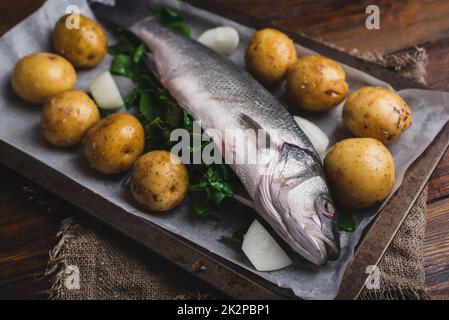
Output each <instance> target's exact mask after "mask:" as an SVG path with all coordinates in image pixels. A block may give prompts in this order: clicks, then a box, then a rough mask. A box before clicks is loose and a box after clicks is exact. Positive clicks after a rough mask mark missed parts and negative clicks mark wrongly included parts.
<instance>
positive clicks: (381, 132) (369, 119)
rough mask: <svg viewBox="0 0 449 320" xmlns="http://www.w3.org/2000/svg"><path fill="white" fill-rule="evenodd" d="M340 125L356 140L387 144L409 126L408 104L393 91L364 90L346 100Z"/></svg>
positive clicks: (379, 89) (371, 88)
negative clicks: (359, 138)
mask: <svg viewBox="0 0 449 320" xmlns="http://www.w3.org/2000/svg"><path fill="white" fill-rule="evenodd" d="M343 122H344V124H345V126H346V128H347V129H348V130H349V131H350V132H352V133H353V134H354V135H356V136H358V137H367V138H374V139H377V140H379V141H381V142H382V143H384V144H389V143H391V142H393V141H395V140H396V139H397V138H399V136H400V135H401V134H402V133H403V132H404V131H405V130H407V129H408V128H409V127H410V126H411V125H412V122H413V116H412V112H411V111H410V109H409V107H408V105H407V103H406V102H405V101H404V100H403V99H402V98H401V97H400V96H399V95H398V94H396V93H395V92H393V91H391V90H388V89H385V88H381V87H363V88H360V89H358V90H356V91H354V92H353V93H352V94H351V95H350V96H349V98H348V100H347V101H346V103H345V106H344V107H343Z"/></svg>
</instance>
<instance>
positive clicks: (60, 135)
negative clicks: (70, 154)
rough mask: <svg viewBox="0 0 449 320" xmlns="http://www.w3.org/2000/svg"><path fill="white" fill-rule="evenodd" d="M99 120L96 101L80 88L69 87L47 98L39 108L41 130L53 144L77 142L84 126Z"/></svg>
mask: <svg viewBox="0 0 449 320" xmlns="http://www.w3.org/2000/svg"><path fill="white" fill-rule="evenodd" d="M99 120H100V112H99V111H98V108H97V105H96V104H95V102H93V101H92V99H91V98H89V96H88V95H87V94H86V93H85V92H84V91H81V90H69V91H65V92H62V93H59V94H57V95H55V96H53V97H51V98H49V99H48V100H47V101H46V102H45V104H44V107H43V108H42V113H41V133H42V135H43V136H44V138H45V139H46V140H47V141H48V142H49V143H51V144H53V145H55V146H62V147H65V146H72V145H75V144H78V143H80V142H81V141H82V140H83V138H84V136H85V135H86V132H87V130H88V129H89V128H90V127H92V126H93V125H94V124H95V123H96V122H97V121H99Z"/></svg>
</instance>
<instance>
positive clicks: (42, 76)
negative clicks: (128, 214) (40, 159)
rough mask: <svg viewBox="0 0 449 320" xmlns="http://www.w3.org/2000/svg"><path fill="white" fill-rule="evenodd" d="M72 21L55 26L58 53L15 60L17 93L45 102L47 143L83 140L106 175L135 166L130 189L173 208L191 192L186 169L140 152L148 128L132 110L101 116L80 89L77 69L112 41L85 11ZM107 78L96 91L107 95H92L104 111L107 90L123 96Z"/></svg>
mask: <svg viewBox="0 0 449 320" xmlns="http://www.w3.org/2000/svg"><path fill="white" fill-rule="evenodd" d="M71 19H73V17H72V16H70V15H65V16H63V17H61V18H60V19H59V20H58V21H57V23H56V25H55V27H54V30H53V34H52V40H53V47H54V49H55V51H56V53H57V54H54V53H49V52H37V53H32V54H29V55H27V56H25V57H23V58H22V59H20V60H19V61H18V62H17V63H16V65H15V67H14V69H13V72H12V76H11V83H12V87H13V89H14V91H15V92H16V94H17V95H18V96H20V97H21V98H23V99H24V100H26V101H28V102H30V103H36V104H43V107H42V112H41V121H40V131H41V134H42V136H43V137H44V139H45V140H46V141H47V142H48V143H50V144H51V145H54V146H57V147H70V146H75V145H79V144H82V148H83V153H84V156H85V158H86V159H87V161H88V163H89V164H90V166H91V167H92V168H93V169H95V170H97V171H98V172H101V173H103V174H108V175H111V174H120V173H122V172H125V171H127V170H129V169H131V168H132V181H131V190H132V195H133V196H134V198H135V199H136V201H137V202H138V203H139V204H141V205H142V206H143V207H145V208H147V209H149V210H152V211H167V210H170V209H172V208H174V207H175V206H177V205H178V204H180V203H181V202H182V200H183V199H184V197H185V195H186V193H187V190H188V183H189V179H188V173H187V169H186V167H185V166H184V165H183V164H182V163H181V162H180V161H177V160H179V159H177V158H176V157H174V156H173V159H175V161H172V156H171V155H170V153H168V152H166V151H152V152H149V153H146V154H145V155H143V156H141V155H142V153H143V151H144V148H145V132H144V128H143V127H142V125H141V123H140V121H139V120H138V119H137V118H136V117H135V116H133V115H131V114H128V113H113V114H110V115H109V116H107V117H105V118H104V119H101V116H100V111H99V108H98V106H97V104H96V103H95V101H94V100H93V99H92V98H91V97H90V96H89V95H88V94H87V93H86V92H84V91H82V90H78V89H76V88H75V85H76V79H77V75H76V70H75V68H78V69H85V68H93V67H95V66H97V65H98V64H99V63H100V62H101V61H102V60H103V59H104V57H105V56H106V54H107V40H106V35H105V33H104V31H103V29H102V28H101V26H100V25H98V24H97V23H96V22H95V21H94V20H92V19H90V18H88V17H85V16H82V15H80V16H79V21H78V22H79V28H77V27H75V25H72V27H69V26H70V25H71V24H72V23H74V22H75V21H71ZM106 76H107V75H106ZM103 78H105V76H104V73H103ZM106 78H107V79H108V81H106V82H107V83H106V82H105V81H104V79H101V81H100V77H98V78H97V79H96V82H98V83H97V84H98V86H100V89H98V88H97V92H96V93H97V94H98V92H100V93H101V94H102V96H101V97H96V96H95V95H94V94H92V95H93V96H94V97H95V99H98V103H99V105H100V107H101V108H103V109H106V107H105V106H104V105H102V103H101V101H100V100H101V99H100V98H102V97H103V98H104V97H105V94H104V92H103V91H106V92H108V93H107V94H108V95H107V96H106V97H108V98H110V97H111V96H114V95H115V96H118V97H119V98H120V100H121V97H120V93H119V92H118V89H117V87H116V85H115V82H114V80H113V78H112V77H111V76H110V74H109V76H108V77H106ZM99 82H101V83H99ZM105 83H106V85H105ZM98 86H97V87H98ZM113 90H115V91H114V92H112V91H113ZM91 91H92V93H93V89H91ZM115 100H118V99H117V98H116V99H115ZM109 109H110V108H109Z"/></svg>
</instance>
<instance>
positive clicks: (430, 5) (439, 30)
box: [0, 0, 449, 299]
mask: <svg viewBox="0 0 449 320" xmlns="http://www.w3.org/2000/svg"><path fill="white" fill-rule="evenodd" d="M43 2H44V1H43V0H14V1H13V0H2V1H1V2H0V34H3V33H4V32H5V31H7V30H8V29H9V28H11V27H12V26H14V25H15V24H16V23H17V22H19V21H21V20H22V19H24V18H25V17H26V16H28V15H29V14H30V13H31V12H33V11H34V10H36V9H37V8H38V7H39V6H40V4H41V3H43ZM192 2H197V3H198V2H200V1H197V0H195V1H193V0H192ZM208 2H212V3H214V4H216V5H217V6H218V7H223V8H227V9H230V10H234V11H236V12H239V13H241V14H246V15H250V16H253V17H256V18H258V19H262V20H264V21H269V22H273V23H276V24H278V25H280V26H283V27H285V28H288V29H290V30H292V31H295V32H297V33H301V34H303V35H305V36H307V37H309V38H312V39H315V40H320V41H325V42H326V43H330V44H333V45H336V46H338V47H339V48H342V49H343V50H346V51H351V50H352V49H358V50H359V51H361V52H367V51H373V50H376V51H378V52H379V53H381V54H388V53H398V52H408V51H410V50H411V49H413V47H415V46H421V47H424V48H425V49H427V51H428V53H429V56H430V60H429V65H428V67H427V71H428V77H427V79H428V86H429V87H430V88H432V89H436V90H446V91H448V90H449V19H447V16H448V15H449V1H443V0H440V1H438V0H422V1H413V0H396V1H392V0H381V1H376V4H377V5H378V6H379V8H380V16H381V29H380V30H367V29H366V28H365V18H366V14H365V8H366V6H367V2H366V1H356V0H321V1H318V0H302V1H300V0H278V1H276V2H275V4H274V3H273V1H270V0H255V1H246V0H209V1H208ZM27 183H28V182H27V180H26V179H25V178H23V177H21V176H20V175H19V174H17V173H15V172H12V171H10V170H8V169H6V168H5V167H3V166H1V165H0V298H8V299H26V298H46V293H45V290H47V289H49V287H50V283H49V282H48V281H47V280H43V279H41V278H39V277H38V276H37V275H38V274H40V273H42V272H43V270H44V269H45V266H46V263H47V260H48V251H49V249H50V248H52V246H53V245H54V244H55V238H54V236H55V234H56V232H57V230H58V228H59V224H60V223H61V221H62V220H63V219H64V218H66V217H68V216H70V215H72V214H73V212H72V211H71V210H67V209H63V208H64V207H62V208H61V206H54V209H53V210H48V209H47V208H48V206H47V205H42V204H39V203H37V202H36V201H28V198H29V197H30V194H28V193H26V192H24V191H23V187H24V186H26V185H27ZM51 201H54V199H50V202H51ZM424 256H425V267H426V288H427V290H428V293H429V294H430V295H431V296H432V297H433V298H435V299H449V152H446V154H445V156H444V158H443V159H442V160H441V162H440V164H439V165H438V167H437V169H436V170H435V172H434V173H433V175H432V178H431V180H430V182H429V200H428V211H427V228H426V239H425V245H424Z"/></svg>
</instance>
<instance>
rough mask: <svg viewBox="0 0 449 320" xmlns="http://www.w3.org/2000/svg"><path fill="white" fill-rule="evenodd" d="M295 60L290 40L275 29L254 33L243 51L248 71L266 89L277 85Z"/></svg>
mask: <svg viewBox="0 0 449 320" xmlns="http://www.w3.org/2000/svg"><path fill="white" fill-rule="evenodd" d="M296 59H297V54H296V48H295V45H294V43H293V41H292V39H290V38H289V37H288V36H287V35H285V34H284V33H282V32H280V31H278V30H275V29H263V30H260V31H258V32H256V33H255V34H254V35H253V36H252V38H251V39H250V40H249V43H248V46H247V48H246V51H245V61H246V66H247V68H248V71H249V72H250V73H251V74H252V75H253V76H254V77H255V78H256V79H257V80H259V81H260V82H261V83H262V84H264V85H266V86H268V87H272V86H274V85H276V84H277V83H279V81H281V80H282V79H283V78H284V76H285V74H286V73H287V71H288V69H289V68H290V66H291V65H292V64H293V63H294V62H295V61H296Z"/></svg>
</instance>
